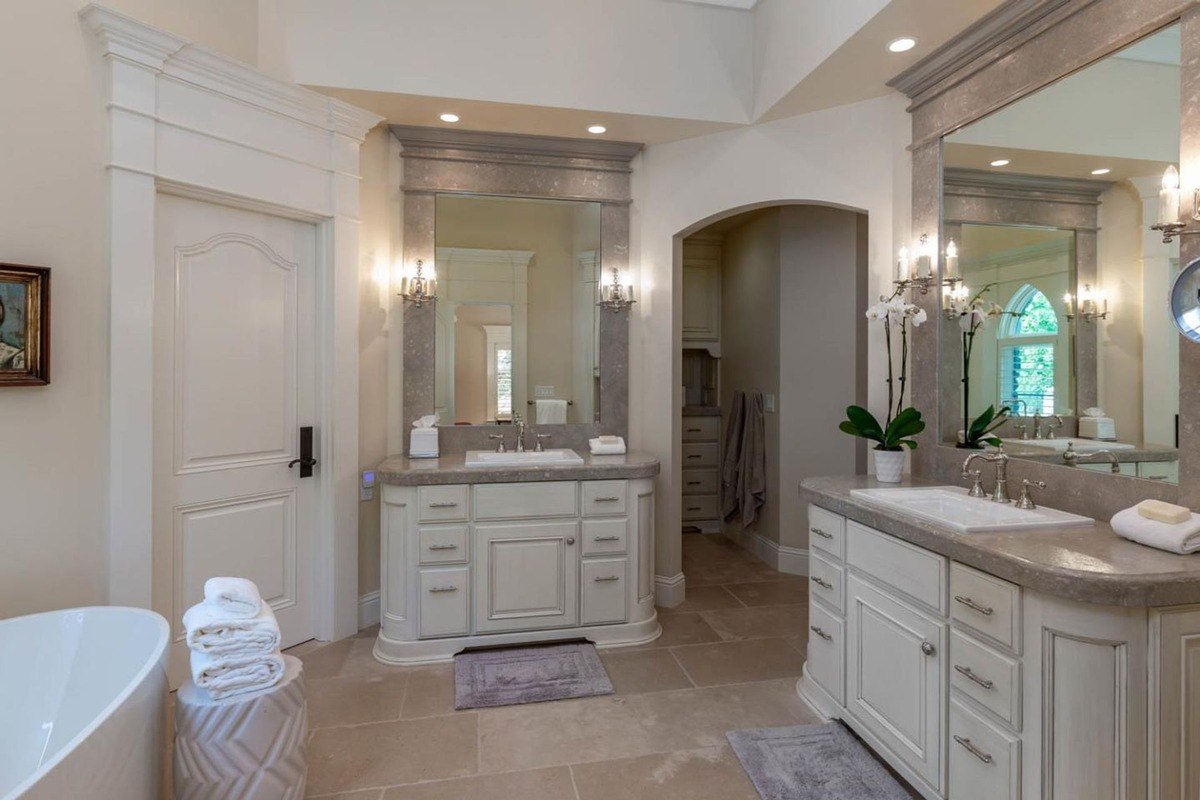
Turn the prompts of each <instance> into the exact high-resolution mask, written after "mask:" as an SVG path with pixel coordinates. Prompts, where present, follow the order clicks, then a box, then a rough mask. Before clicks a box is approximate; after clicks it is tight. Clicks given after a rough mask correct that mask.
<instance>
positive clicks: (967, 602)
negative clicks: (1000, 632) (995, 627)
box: [954, 594, 995, 617]
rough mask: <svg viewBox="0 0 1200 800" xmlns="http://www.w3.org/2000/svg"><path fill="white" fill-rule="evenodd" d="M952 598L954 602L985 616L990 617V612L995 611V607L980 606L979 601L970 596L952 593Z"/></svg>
mask: <svg viewBox="0 0 1200 800" xmlns="http://www.w3.org/2000/svg"><path fill="white" fill-rule="evenodd" d="M954 600H955V602H958V603H962V604H963V605H964V606H966V607H967V608H969V609H971V610H972V611H978V612H979V613H980V614H983V615H984V616H985V617H990V616H991V615H992V614H994V613H995V609H991V608H988V607H987V606H981V605H979V603H976V602H975V601H974V600H972V599H971V598H969V597H963V596H962V595H961V594H956V595H954Z"/></svg>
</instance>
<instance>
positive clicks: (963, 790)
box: [949, 699, 1083, 800]
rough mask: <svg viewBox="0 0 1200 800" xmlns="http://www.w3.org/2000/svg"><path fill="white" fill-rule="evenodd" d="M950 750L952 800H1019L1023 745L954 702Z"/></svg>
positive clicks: (950, 793)
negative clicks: (959, 799) (955, 799)
mask: <svg viewBox="0 0 1200 800" xmlns="http://www.w3.org/2000/svg"><path fill="white" fill-rule="evenodd" d="M949 747H950V786H949V790H950V792H949V796H950V797H953V798H960V797H962V798H969V800H1019V798H1020V797H1021V742H1020V741H1019V740H1018V739H1016V738H1015V737H1013V736H1010V735H1009V734H1007V733H1004V732H1003V731H1001V730H1000V729H999V728H997V727H995V726H994V725H992V724H990V723H989V722H987V721H986V720H984V719H983V718H982V717H980V716H979V715H978V714H976V713H974V712H973V711H971V710H970V709H968V708H967V707H966V706H964V705H963V704H962V703H960V702H959V701H957V700H953V699H952V700H951V701H950V741H949ZM1080 800H1083V799H1082V798H1080Z"/></svg>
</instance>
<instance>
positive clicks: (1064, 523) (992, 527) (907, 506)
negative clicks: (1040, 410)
mask: <svg viewBox="0 0 1200 800" xmlns="http://www.w3.org/2000/svg"><path fill="white" fill-rule="evenodd" d="M850 496H851V497H854V498H856V499H858V500H863V501H865V502H868V503H871V504H872V505H876V506H879V507H881V508H888V509H892V510H894V511H900V512H903V513H905V514H911V515H913V516H915V517H921V518H922V519H926V520H929V521H930V522H936V523H938V524H939V525H945V526H946V527H947V528H953V529H954V530H956V531H958V532H960V533H984V532H992V531H1019V530H1024V529H1027V528H1069V527H1077V526H1080V525H1091V524H1092V523H1093V522H1094V520H1092V519H1091V518H1089V517H1081V516H1079V515H1078V514H1068V513H1067V512H1066V511H1059V510H1057V509H1054V508H1042V507H1040V506H1039V507H1038V508H1036V509H1030V510H1026V509H1020V508H1017V507H1016V506H1014V505H1012V504H1011V503H1010V504H1004V503H993V502H992V501H991V500H987V499H985V498H980V497H969V496H967V490H966V489H963V488H960V487H958V486H930V487H928V488H925V487H921V488H897V489H852V490H851V491H850Z"/></svg>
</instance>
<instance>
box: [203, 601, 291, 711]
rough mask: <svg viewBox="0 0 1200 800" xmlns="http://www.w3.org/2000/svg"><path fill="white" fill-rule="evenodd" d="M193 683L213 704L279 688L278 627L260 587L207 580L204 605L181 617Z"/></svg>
mask: <svg viewBox="0 0 1200 800" xmlns="http://www.w3.org/2000/svg"><path fill="white" fill-rule="evenodd" d="M183 627H184V629H185V630H186V632H187V646H188V647H189V648H191V651H192V680H193V681H195V683H196V685H197V686H199V687H200V688H201V689H205V690H207V691H208V693H209V694H210V695H212V697H213V699H214V700H220V699H222V698H224V697H229V696H231V695H237V694H242V693H243V692H256V691H258V690H260V689H266V688H268V687H271V686H274V685H275V684H276V683H279V680H280V678H282V677H283V669H284V665H283V655H282V654H281V653H280V652H279V639H280V636H279V623H278V622H276V621H275V614H274V612H272V611H271V606H270V605H268V604H267V603H265V602H263V599H262V596H261V595H260V594H259V592H258V587H257V586H255V585H254V582H253V581H249V580H246V579H245V578H209V579H208V580H207V581H205V583H204V600H203V601H202V602H200V603H197V604H196V605H194V606H192V607H191V608H189V609H188V610H187V612H185V613H184V615H183Z"/></svg>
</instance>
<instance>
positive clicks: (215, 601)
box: [204, 578, 263, 617]
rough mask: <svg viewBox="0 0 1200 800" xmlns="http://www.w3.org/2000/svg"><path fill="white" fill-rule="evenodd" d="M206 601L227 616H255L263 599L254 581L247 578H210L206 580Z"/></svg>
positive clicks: (260, 608) (260, 607)
mask: <svg viewBox="0 0 1200 800" xmlns="http://www.w3.org/2000/svg"><path fill="white" fill-rule="evenodd" d="M204 602H206V603H208V604H209V605H211V606H213V607H215V608H216V609H218V610H220V611H221V612H223V613H224V614H225V616H227V617H254V616H258V612H259V611H261V610H262V607H263V599H262V595H261V594H259V593H258V587H257V586H255V585H254V581H252V580H248V579H246V578H209V579H208V580H206V581H205V582H204Z"/></svg>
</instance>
